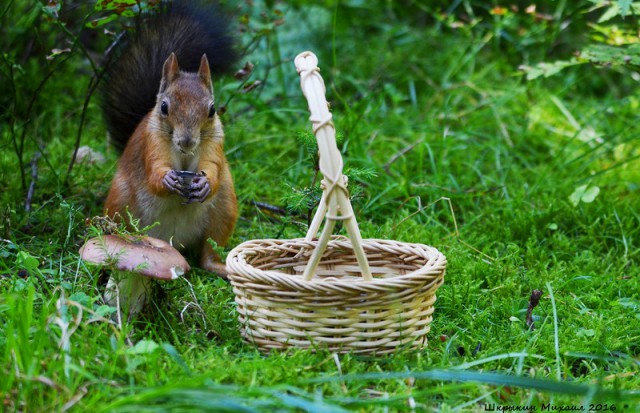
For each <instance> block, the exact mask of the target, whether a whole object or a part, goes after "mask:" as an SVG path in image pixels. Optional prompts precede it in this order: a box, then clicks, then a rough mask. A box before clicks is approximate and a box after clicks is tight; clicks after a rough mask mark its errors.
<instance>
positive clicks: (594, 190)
mask: <svg viewBox="0 0 640 413" xmlns="http://www.w3.org/2000/svg"><path fill="white" fill-rule="evenodd" d="M599 193H600V188H599V187H597V186H592V187H590V188H588V189H587V190H586V191H585V192H584V194H582V202H584V203H585V204H590V203H592V202H593V201H594V200H595V199H596V197H597V196H598V194H599Z"/></svg>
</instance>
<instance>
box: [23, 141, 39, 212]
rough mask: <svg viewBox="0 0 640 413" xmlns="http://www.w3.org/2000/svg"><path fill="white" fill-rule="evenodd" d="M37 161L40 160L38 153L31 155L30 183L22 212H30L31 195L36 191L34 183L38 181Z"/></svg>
mask: <svg viewBox="0 0 640 413" xmlns="http://www.w3.org/2000/svg"><path fill="white" fill-rule="evenodd" d="M38 159H40V152H36V153H34V154H33V158H31V183H30V184H29V190H28V191H27V198H26V200H25V201H24V210H25V211H27V212H30V211H31V203H32V201H33V193H34V192H35V189H36V181H37V180H38Z"/></svg>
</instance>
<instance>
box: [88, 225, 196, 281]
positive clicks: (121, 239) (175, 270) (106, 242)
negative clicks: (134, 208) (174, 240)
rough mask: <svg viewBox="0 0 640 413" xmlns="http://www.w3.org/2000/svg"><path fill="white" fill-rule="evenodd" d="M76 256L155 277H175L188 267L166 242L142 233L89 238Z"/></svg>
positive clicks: (169, 278) (173, 278) (165, 278)
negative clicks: (140, 235) (138, 235)
mask: <svg viewBox="0 0 640 413" xmlns="http://www.w3.org/2000/svg"><path fill="white" fill-rule="evenodd" d="M80 258H82V259H83V260H84V261H87V262H91V263H94V264H97V265H102V266H107V267H110V268H113V269H117V270H120V271H130V272H134V273H136V274H139V275H142V276H145V277H151V278H156V279H159V280H175V279H176V278H178V277H180V276H181V275H183V274H185V273H186V272H187V271H189V270H190V269H191V267H189V264H188V263H187V260H186V259H185V258H184V257H183V256H182V254H180V253H179V252H178V250H176V249H175V248H173V247H172V246H171V245H170V244H169V243H168V242H166V241H163V240H161V239H157V238H152V237H146V236H144V237H134V236H123V235H104V236H101V237H96V238H91V239H90V240H88V241H87V242H86V243H85V244H84V245H83V246H82V247H81V248H80Z"/></svg>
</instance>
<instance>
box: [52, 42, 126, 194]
mask: <svg viewBox="0 0 640 413" xmlns="http://www.w3.org/2000/svg"><path fill="white" fill-rule="evenodd" d="M122 35H123V33H121V34H120V35H118V37H116V39H115V40H114V41H113V42H112V43H111V45H110V46H109V48H108V49H107V51H106V60H105V62H104V64H103V66H102V69H98V68H97V67H96V66H95V64H94V63H93V61H92V60H91V59H89V61H90V62H91V67H92V68H93V70H94V71H93V75H92V76H91V80H89V85H88V87H87V94H86V95H85V97H84V104H83V105H82V113H81V114H80V123H79V125H78V133H77V134H76V141H75V144H74V147H73V155H72V156H71V161H70V162H69V166H68V167H67V176H66V177H65V178H64V186H67V185H68V183H69V178H70V177H71V172H72V171H73V166H74V165H75V163H76V156H77V155H78V149H79V148H80V140H81V138H82V131H83V130H84V123H85V119H86V117H87V108H88V107H89V102H90V101H91V96H93V92H95V90H96V88H97V87H98V85H99V84H100V81H101V80H102V77H103V76H104V74H105V73H106V70H105V68H106V67H107V66H108V65H109V62H110V61H111V58H112V56H113V54H112V53H111V51H112V49H113V48H114V47H115V46H116V44H117V43H118V42H119V41H120V39H121V38H122ZM80 49H81V50H82V51H83V52H84V54H85V55H86V56H88V53H87V51H86V49H84V47H81V48H80Z"/></svg>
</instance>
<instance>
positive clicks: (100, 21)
mask: <svg viewBox="0 0 640 413" xmlns="http://www.w3.org/2000/svg"><path fill="white" fill-rule="evenodd" d="M117 18H118V15H117V14H110V15H108V16H105V17H100V18H99V19H95V20H91V21H90V22H87V24H86V26H87V27H89V28H91V29H95V28H98V27H100V26H104V25H105V24H107V23H110V22H112V21H114V20H116V19H117Z"/></svg>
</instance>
